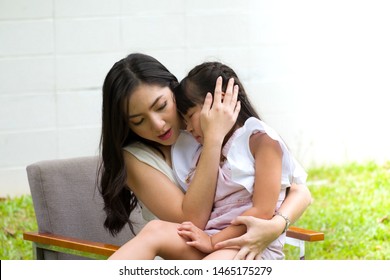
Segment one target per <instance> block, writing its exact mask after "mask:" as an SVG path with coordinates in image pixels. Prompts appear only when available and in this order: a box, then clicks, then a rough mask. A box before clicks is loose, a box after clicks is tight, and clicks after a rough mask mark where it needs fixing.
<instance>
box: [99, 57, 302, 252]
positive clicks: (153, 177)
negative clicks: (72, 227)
mask: <svg viewBox="0 0 390 280" xmlns="http://www.w3.org/2000/svg"><path fill="white" fill-rule="evenodd" d="M177 86H178V81H177V79H176V77H175V76H174V75H172V74H171V73H170V72H169V71H168V70H167V69H166V68H165V67H164V66H163V65H162V64H161V63H160V62H158V61H157V60H156V59H154V58H152V57H150V56H147V55H143V54H131V55H129V56H128V57H126V58H124V59H122V60H120V61H118V62H117V63H115V64H114V66H113V67H112V69H111V70H110V71H109V73H108V74H107V76H106V79H105V81H104V85H103V112H102V113H103V114H102V118H103V120H102V121H103V124H102V136H101V151H102V163H101V167H100V175H101V180H100V191H101V193H102V196H103V199H104V203H105V207H104V209H105V211H106V214H107V218H106V220H105V222H104V226H105V227H106V228H107V229H108V230H109V231H110V232H111V234H113V235H115V234H116V233H118V232H119V231H120V230H121V229H122V228H123V226H124V225H125V224H126V223H127V224H129V226H130V228H131V229H133V227H132V224H131V221H129V216H130V213H131V212H132V211H133V210H134V209H135V208H136V207H137V204H138V202H140V204H141V206H142V207H143V213H144V216H145V217H147V216H149V217H150V216H152V215H150V214H147V212H148V210H150V211H151V212H152V213H153V214H154V215H155V216H157V218H159V219H161V220H166V221H170V222H175V223H182V222H184V221H191V222H192V223H193V224H194V225H196V226H197V227H199V228H201V229H203V228H204V227H205V225H206V223H207V221H208V218H209V215H210V212H211V208H212V204H213V199H214V193H215V187H216V180H217V170H218V165H219V162H220V158H221V147H222V145H223V139H224V137H225V135H226V134H227V133H228V132H229V130H230V129H231V127H232V126H233V124H234V123H235V121H236V118H237V115H238V111H239V109H240V105H239V103H238V104H237V106H234V107H229V108H225V107H224V106H225V105H224V104H223V103H221V104H220V105H221V106H222V108H223V110H220V109H219V110H217V109H216V108H215V106H212V107H211V108H207V110H206V113H205V114H204V116H203V118H202V122H201V125H202V130H203V131H204V144H203V150H202V154H201V156H200V158H199V162H198V166H197V172H196V174H195V176H194V178H193V179H192V181H191V184H190V185H189V187H188V190H187V192H186V193H184V192H183V191H182V190H181V189H180V188H179V187H178V185H179V184H178V183H177V181H176V179H175V176H174V174H173V171H172V169H171V167H172V162H171V146H172V145H173V144H174V143H175V142H176V140H177V138H178V136H179V135H180V129H181V128H182V121H181V118H180V117H179V115H178V113H177V110H176V103H175V98H174V95H173V91H174V90H175V88H176V87H177ZM309 202H310V193H309V192H308V191H307V189H305V188H303V187H298V186H293V187H292V190H291V192H290V195H289V197H288V198H287V199H286V201H285V203H283V205H282V207H281V208H280V211H281V212H283V213H284V215H287V216H289V217H290V220H291V221H295V219H297V218H298V217H299V216H300V215H301V214H302V213H303V211H304V210H305V209H306V207H307V206H308V204H309ZM259 222H260V223H269V226H267V227H266V228H264V229H263V230H262V235H260V238H259V239H258V240H256V243H258V244H257V245H256V246H253V241H252V240H251V239H246V238H247V237H248V235H249V234H250V232H251V227H249V228H248V232H247V235H246V236H243V238H242V239H241V240H239V241H240V242H244V243H243V244H241V246H243V248H244V249H245V252H248V253H245V257H247V256H248V258H251V257H252V255H253V254H257V253H258V251H259V250H260V249H261V248H263V249H264V248H265V247H266V246H267V245H268V244H269V243H270V242H272V241H273V240H274V239H275V238H276V237H277V236H279V234H280V233H281V232H282V231H283V229H284V228H285V225H286V221H285V220H284V219H283V218H281V217H280V216H275V217H274V218H273V219H272V220H270V221H265V220H259ZM257 230H259V228H255V231H257ZM233 242H234V241H233ZM222 245H223V244H222ZM230 245H231V244H230ZM230 245H229V246H230ZM248 249H249V251H248ZM256 250H257V251H256ZM242 252H244V251H242V250H241V251H240V252H239V254H240V253H242ZM239 254H238V255H239ZM242 254H244V253H242Z"/></svg>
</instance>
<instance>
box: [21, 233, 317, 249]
mask: <svg viewBox="0 0 390 280" xmlns="http://www.w3.org/2000/svg"><path fill="white" fill-rule="evenodd" d="M286 235H287V237H291V238H295V239H299V240H303V241H309V242H313V241H321V240H324V233H322V232H317V231H313V230H307V229H303V228H298V227H294V226H291V227H289V229H288V230H287V233H286ZM23 239H24V240H28V241H32V242H34V243H36V244H43V245H47V246H55V247H59V248H65V249H69V250H74V251H77V252H82V253H86V254H93V255H99V256H105V257H109V256H111V255H112V254H113V253H115V251H116V250H118V249H119V246H116V245H112V244H106V243H101V242H93V241H88V240H83V239H78V238H73V237H65V236H61V235H57V234H52V233H38V232H25V233H23ZM48 249H49V250H50V249H51V247H50V248H48ZM59 251H61V250H59Z"/></svg>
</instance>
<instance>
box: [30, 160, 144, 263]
mask: <svg viewBox="0 0 390 280" xmlns="http://www.w3.org/2000/svg"><path fill="white" fill-rule="evenodd" d="M97 167H98V157H81V158H71V159H59V160H48V161H41V162H37V163H34V164H31V165H29V166H27V175H28V181H29V184H30V189H31V195H32V198H33V203H34V209H35V213H36V218H37V222H38V230H39V232H48V233H54V234H60V235H64V236H70V237H75V238H80V239H85V240H90V241H95V242H103V243H110V244H115V245H122V244H123V243H125V242H126V241H128V240H129V239H130V238H132V237H133V234H132V233H131V231H130V229H129V227H128V226H125V227H124V229H123V230H122V231H121V232H120V233H119V234H118V235H117V236H116V237H112V236H111V235H110V234H109V232H108V231H106V229H105V228H104V227H103V222H104V219H105V213H104V211H103V199H102V197H101V195H100V193H99V191H98V189H97V188H96V174H97ZM131 220H132V221H134V222H135V228H136V231H139V229H140V228H141V227H142V226H143V225H144V223H145V222H144V220H143V219H142V215H141V213H140V211H139V209H138V210H137V211H135V214H134V215H132V217H131ZM44 258H47V259H81V257H76V256H71V255H66V254H62V253H53V252H45V256H44Z"/></svg>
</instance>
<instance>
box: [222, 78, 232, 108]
mask: <svg viewBox="0 0 390 280" xmlns="http://www.w3.org/2000/svg"><path fill="white" fill-rule="evenodd" d="M233 91H234V78H230V79H229V81H228V84H227V87H226V92H225V95H224V97H223V103H226V104H230V103H231V101H232V96H233V93H234V92H233Z"/></svg>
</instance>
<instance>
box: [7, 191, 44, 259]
mask: <svg viewBox="0 0 390 280" xmlns="http://www.w3.org/2000/svg"><path fill="white" fill-rule="evenodd" d="M0 227H1V231H0V245H1V246H0V259H1V260H31V259H32V257H33V256H32V245H31V243H30V242H27V241H24V240H23V232H25V231H36V230H37V229H38V226H37V223H36V220H35V213H34V208H33V204H32V199H31V196H30V195H23V196H20V197H16V198H13V199H10V198H7V199H1V200H0Z"/></svg>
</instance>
